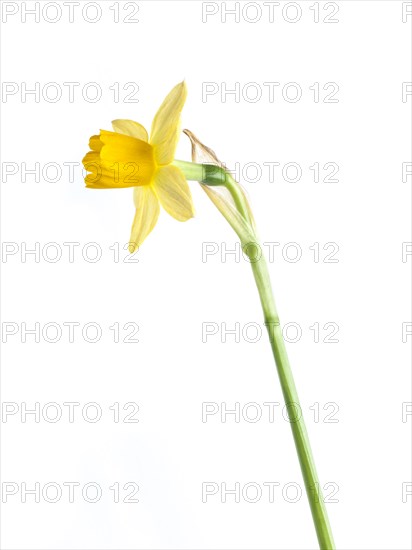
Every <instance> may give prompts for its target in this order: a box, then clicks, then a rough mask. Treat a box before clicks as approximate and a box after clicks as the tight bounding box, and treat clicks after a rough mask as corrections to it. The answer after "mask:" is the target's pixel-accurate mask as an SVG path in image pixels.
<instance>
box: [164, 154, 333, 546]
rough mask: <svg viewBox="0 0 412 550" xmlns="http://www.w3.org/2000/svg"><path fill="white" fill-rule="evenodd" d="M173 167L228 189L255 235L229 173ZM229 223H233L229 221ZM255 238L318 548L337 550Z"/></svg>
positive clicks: (257, 271)
mask: <svg viewBox="0 0 412 550" xmlns="http://www.w3.org/2000/svg"><path fill="white" fill-rule="evenodd" d="M173 164H175V166H178V167H179V168H180V169H181V170H182V172H183V173H184V174H185V177H186V178H187V179H190V180H197V181H200V182H203V183H205V184H207V185H210V186H215V185H223V186H225V187H226V188H227V189H228V191H229V192H230V194H231V195H232V199H233V201H234V204H235V206H236V209H237V210H238V212H239V213H240V214H241V215H242V216H243V218H244V219H245V220H246V222H247V223H248V224H249V225H250V227H251V230H252V232H253V231H254V229H253V227H254V224H253V220H252V219H251V218H252V214H251V212H250V209H249V207H248V203H247V200H246V197H245V195H244V193H243V192H242V190H241V187H240V186H239V184H238V183H237V182H236V181H235V180H234V179H233V178H232V176H231V175H230V174H229V173H228V172H226V171H225V170H224V169H223V168H220V167H219V166H211V165H202V164H196V163H192V162H185V161H180V160H175V161H174V163H173ZM228 221H229V223H230V220H229V219H228ZM253 237H254V242H243V240H242V235H239V238H240V240H241V244H242V247H243V251H244V252H245V254H247V255H248V256H249V258H250V261H251V265H252V271H253V275H254V277H255V281H256V286H257V288H258V291H259V296H260V301H261V304H262V309H263V314H264V320H265V325H266V328H267V330H268V333H269V339H270V343H271V346H272V351H273V355H274V358H275V363H276V367H277V371H278V375H279V380H280V385H281V388H282V392H283V397H284V399H285V405H286V408H287V411H288V416H289V422H290V426H291V428H292V433H293V438H294V440H295V446H296V451H297V454H298V458H299V463H300V468H301V471H302V476H303V480H304V483H305V488H306V494H307V496H308V500H309V505H310V509H311V512H312V517H313V522H314V524H315V529H316V534H317V537H318V542H319V547H320V549H321V550H334V548H335V544H334V542H333V536H332V531H331V528H330V525H329V520H328V515H327V512H326V507H325V504H324V501H323V495H322V490H321V488H320V485H319V479H318V475H317V473H316V467H315V461H314V459H313V455H312V451H311V448H310V443H309V437H308V433H307V431H306V426H305V421H304V419H303V414H302V408H301V406H300V403H299V397H298V393H297V391H296V386H295V381H294V379H293V374H292V370H291V368H290V364H289V359H288V356H287V353H286V348H285V342H284V340H283V335H282V329H281V326H280V322H279V317H278V313H277V310H276V304H275V299H274V297H273V292H272V285H271V283H270V277H269V272H268V269H267V264H266V260H265V257H264V256H263V254H262V253H261V247H260V246H259V244H258V242H257V240H258V239H257V237H256V236H255V235H253Z"/></svg>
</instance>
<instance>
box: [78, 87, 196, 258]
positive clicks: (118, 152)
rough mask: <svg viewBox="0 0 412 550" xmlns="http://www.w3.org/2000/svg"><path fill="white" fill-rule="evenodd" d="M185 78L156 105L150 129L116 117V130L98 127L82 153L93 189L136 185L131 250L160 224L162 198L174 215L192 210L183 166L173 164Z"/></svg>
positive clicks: (182, 218)
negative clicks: (87, 147)
mask: <svg viewBox="0 0 412 550" xmlns="http://www.w3.org/2000/svg"><path fill="white" fill-rule="evenodd" d="M186 95H187V90H186V84H185V83H184V82H181V83H180V84H178V85H177V86H175V87H174V88H173V90H172V91H171V92H170V93H169V94H168V96H167V97H166V99H165V100H164V101H163V103H162V105H161V106H160V108H159V110H158V111H157V113H156V115H155V117H154V119H153V123H152V128H151V132H150V139H149V136H148V134H147V131H146V129H145V128H144V127H143V126H142V125H141V124H139V123H138V122H134V121H133V120H114V121H113V122H112V125H113V130H114V131H113V132H109V131H106V130H100V134H99V135H95V136H92V137H91V138H90V142H89V145H90V149H91V151H89V152H88V153H87V154H86V156H85V157H84V159H83V165H84V167H85V169H86V171H88V172H90V173H89V174H87V176H86V178H85V182H86V186H87V187H89V188H92V189H109V188H116V189H117V188H123V187H134V191H133V198H134V204H135V207H136V214H135V217H134V220H133V225H132V232H131V237H130V243H129V250H130V251H131V252H134V251H135V250H136V247H138V246H140V245H141V244H142V242H143V241H144V240H145V238H146V237H147V236H148V235H149V233H150V232H151V231H152V229H153V228H154V226H155V225H156V222H157V219H158V216H159V210H160V208H159V203H160V204H161V205H162V206H163V208H164V209H165V210H166V212H168V213H169V214H170V215H171V216H173V218H175V219H176V220H179V221H186V220H188V219H189V218H192V217H193V215H194V209H193V203H192V197H191V193H190V189H189V186H188V183H187V181H186V178H185V176H184V174H183V172H182V171H181V170H180V169H179V168H178V167H177V166H175V165H173V164H172V163H173V161H174V155H175V150H176V146H177V142H178V139H179V132H180V114H181V112H182V109H183V105H184V103H185V100H186Z"/></svg>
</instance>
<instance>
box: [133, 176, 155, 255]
mask: <svg viewBox="0 0 412 550" xmlns="http://www.w3.org/2000/svg"><path fill="white" fill-rule="evenodd" d="M133 199H134V204H135V206H136V214H135V217H134V220H133V225H132V233H131V235H130V242H129V252H130V253H133V252H135V251H136V249H137V247H139V246H140V245H141V244H142V242H143V241H144V240H145V238H146V237H147V236H148V235H149V233H150V232H151V231H152V229H153V228H154V226H155V225H156V222H157V218H158V217H159V210H160V208H159V201H158V198H157V197H156V193H155V192H154V190H153V188H152V186H151V185H145V186H143V187H135V188H134V191H133Z"/></svg>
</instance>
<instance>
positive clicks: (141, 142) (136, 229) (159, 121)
mask: <svg viewBox="0 0 412 550" xmlns="http://www.w3.org/2000/svg"><path fill="white" fill-rule="evenodd" d="M185 99H186V85H185V83H184V82H182V83H181V84H178V85H177V86H175V88H173V90H172V91H171V92H170V93H169V95H168V96H167V97H166V99H165V100H164V102H163V103H162V105H161V107H160V109H159V110H158V112H157V114H156V116H155V118H154V120H153V123H152V128H151V133H150V139H149V137H148V135H147V132H146V130H145V129H144V127H143V126H141V125H140V124H138V123H137V122H133V121H131V120H115V121H114V122H113V129H114V132H107V131H103V130H102V131H101V132H100V134H99V135H98V136H92V138H91V139H90V148H91V151H90V152H89V153H87V155H86V156H85V157H84V159H83V163H84V165H85V168H86V169H87V170H88V171H89V172H90V174H88V175H87V176H86V185H87V187H91V188H94V189H107V188H120V187H134V202H135V206H136V214H135V217H134V221H133V226H132V234H131V238H130V250H131V251H134V250H135V247H136V246H139V245H140V244H141V243H142V242H143V241H144V239H145V238H146V237H147V235H148V234H149V233H150V231H151V230H152V229H153V227H154V226H155V224H156V221H157V218H158V215H159V203H160V204H161V205H162V206H163V208H164V209H165V210H166V211H167V212H168V213H169V214H170V215H171V216H173V217H174V218H175V219H177V220H179V221H186V220H188V219H189V218H191V217H192V216H193V213H194V210H193V204H192V199H191V194H190V190H189V186H188V183H187V180H193V181H198V182H199V183H201V185H202V188H203V189H204V191H205V192H206V193H207V195H208V197H209V198H210V199H211V201H212V202H213V204H214V205H215V206H216V207H217V209H218V210H219V211H220V213H221V214H222V215H223V216H224V217H225V219H226V220H227V221H228V222H229V224H230V226H231V227H232V229H233V230H234V231H235V232H236V233H237V235H238V237H239V239H240V242H241V244H242V247H243V251H244V253H245V254H247V256H248V257H249V258H250V262H251V267H252V271H253V275H254V278H255V281H256V286H257V289H258V292H259V297H260V302H261V305H262V310H263V314H264V322H265V325H266V327H267V329H268V333H269V340H270V343H271V346H272V351H273V355H274V359H275V363H276V368H277V371H278V375H279V380H280V385H281V388H282V392H283V396H284V400H285V406H286V408H287V411H288V418H289V422H290V426H291V429H292V433H293V437H294V441H295V446H296V451H297V454H298V458H299V462H300V467H301V471H302V476H303V479H304V482H305V487H306V493H307V497H308V500H309V504H310V508H311V512H312V518H313V523H314V526H315V529H316V534H317V538H318V542H319V548H320V549H321V550H333V549H334V548H335V546H334V542H333V536H332V531H331V528H330V525H329V520H328V514H327V512H326V508H325V504H324V499H323V496H322V491H321V489H320V484H319V479H318V475H317V473H316V468H315V462H314V459H313V456H312V451H311V447H310V443H309V437H308V434H307V431H306V426H305V421H304V418H303V415H302V409H301V407H300V404H299V397H298V393H297V390H296V386H295V382H294V379H293V374H292V370H291V367H290V364H289V360H288V356H287V351H286V347H285V342H284V339H283V335H282V329H281V324H280V320H279V316H278V313H277V308H276V304H275V300H274V296H273V292H272V287H271V282H270V278H269V273H268V269H267V264H266V260H265V257H264V255H263V254H262V253H261V250H262V248H261V246H260V245H259V241H258V237H257V233H256V227H255V222H254V219H253V215H252V212H251V209H250V206H249V202H248V200H247V197H246V195H245V193H244V191H243V189H242V187H241V186H240V185H239V184H238V182H236V181H235V180H234V179H233V177H232V176H231V174H230V173H229V172H228V171H227V170H226V169H225V167H224V165H223V164H222V163H221V162H220V161H219V160H218V159H217V157H216V155H215V154H214V152H213V151H212V150H211V149H209V148H208V147H206V146H205V145H203V144H202V143H201V142H200V141H199V140H198V139H197V138H196V137H195V136H194V135H193V134H192V133H191V132H189V131H188V130H185V133H186V135H187V136H188V137H189V138H190V140H191V143H192V161H194V162H185V161H179V160H175V159H174V154H175V150H176V145H177V141H178V138H179V128H180V114H181V111H182V108H183V105H184V102H185Z"/></svg>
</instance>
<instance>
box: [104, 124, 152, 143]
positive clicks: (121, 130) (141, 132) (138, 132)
mask: <svg viewBox="0 0 412 550" xmlns="http://www.w3.org/2000/svg"><path fill="white" fill-rule="evenodd" d="M112 126H113V130H114V131H115V132H117V133H118V134H124V135H125V136H131V137H134V138H137V139H141V140H143V141H149V136H148V135H147V131H146V128H145V127H144V126H142V125H141V124H139V123H138V122H135V121H134V120H126V119H118V120H113V121H112Z"/></svg>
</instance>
